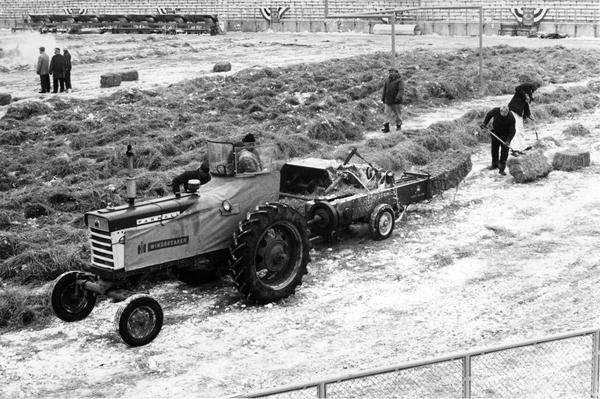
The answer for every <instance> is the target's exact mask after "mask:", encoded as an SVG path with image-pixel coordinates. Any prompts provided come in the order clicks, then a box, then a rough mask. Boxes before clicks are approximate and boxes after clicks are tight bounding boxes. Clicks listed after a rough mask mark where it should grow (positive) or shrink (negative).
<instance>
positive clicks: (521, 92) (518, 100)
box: [508, 83, 537, 119]
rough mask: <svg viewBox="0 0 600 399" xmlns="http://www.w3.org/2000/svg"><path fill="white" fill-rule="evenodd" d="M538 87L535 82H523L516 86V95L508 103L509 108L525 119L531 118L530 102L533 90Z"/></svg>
mask: <svg viewBox="0 0 600 399" xmlns="http://www.w3.org/2000/svg"><path fill="white" fill-rule="evenodd" d="M536 89H537V85H535V84H533V83H523V84H520V85H518V86H517V87H515V95H514V96H513V98H512V99H511V100H510V102H509V103H508V109H510V110H511V111H513V112H514V113H515V114H517V115H519V116H520V117H522V118H523V119H525V118H531V109H530V108H529V102H530V101H531V100H532V99H533V92H534V91H536Z"/></svg>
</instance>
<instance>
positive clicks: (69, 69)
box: [63, 50, 71, 72]
mask: <svg viewBox="0 0 600 399" xmlns="http://www.w3.org/2000/svg"><path fill="white" fill-rule="evenodd" d="M63 57H65V61H67V68H66V71H67V72H71V53H69V52H68V51H66V50H65V51H64V55H63Z"/></svg>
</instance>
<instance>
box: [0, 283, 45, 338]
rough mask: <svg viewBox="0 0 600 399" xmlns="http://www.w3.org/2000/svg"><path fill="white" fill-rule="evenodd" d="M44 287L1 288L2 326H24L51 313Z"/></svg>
mask: <svg viewBox="0 0 600 399" xmlns="http://www.w3.org/2000/svg"><path fill="white" fill-rule="evenodd" d="M45 291H46V290H45V289H44V288H37V289H31V288H30V287H21V286H15V287H3V288H2V289H1V290H0V328H5V327H24V326H27V325H29V324H31V323H33V322H35V321H37V320H40V319H43V318H45V317H47V316H49V315H50V313H51V311H50V309H49V307H48V297H47V294H46V292H45Z"/></svg>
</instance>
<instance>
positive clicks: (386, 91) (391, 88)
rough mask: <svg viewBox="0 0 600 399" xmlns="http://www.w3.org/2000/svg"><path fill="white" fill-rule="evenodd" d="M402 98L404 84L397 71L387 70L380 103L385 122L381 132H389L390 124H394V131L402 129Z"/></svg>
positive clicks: (393, 69)
mask: <svg viewBox="0 0 600 399" xmlns="http://www.w3.org/2000/svg"><path fill="white" fill-rule="evenodd" d="M403 97H404V82H403V81H402V77H401V76H400V72H398V70H397V69H395V68H392V69H390V70H389V75H388V77H387V79H386V80H385V83H384V84H383V93H382V94H381V101H382V102H383V104H384V107H385V115H386V118H387V122H385V123H384V124H383V129H381V131H382V132H384V133H387V132H389V131H390V123H395V124H396V130H400V129H401V128H402V118H401V109H400V107H401V105H402V101H403Z"/></svg>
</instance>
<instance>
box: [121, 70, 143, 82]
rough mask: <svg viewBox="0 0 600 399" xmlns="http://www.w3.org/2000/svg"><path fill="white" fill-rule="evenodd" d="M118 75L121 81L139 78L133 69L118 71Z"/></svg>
mask: <svg viewBox="0 0 600 399" xmlns="http://www.w3.org/2000/svg"><path fill="white" fill-rule="evenodd" d="M119 75H121V80H122V81H123V82H131V81H134V80H138V79H139V74H138V71H135V70H131V71H123V72H119Z"/></svg>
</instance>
